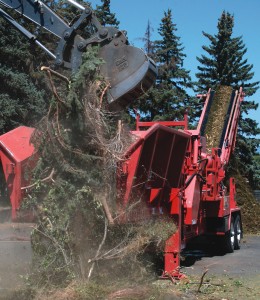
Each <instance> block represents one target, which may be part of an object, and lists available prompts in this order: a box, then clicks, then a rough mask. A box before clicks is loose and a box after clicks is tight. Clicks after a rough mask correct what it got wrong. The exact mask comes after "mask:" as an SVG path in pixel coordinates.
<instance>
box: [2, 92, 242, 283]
mask: <svg viewBox="0 0 260 300" xmlns="http://www.w3.org/2000/svg"><path fill="white" fill-rule="evenodd" d="M213 96H214V93H213V92H211V90H209V92H208V93H207V94H205V95H199V96H198V97H200V98H201V100H203V101H204V102H205V104H204V108H203V111H202V114H201V117H200V120H199V122H198V126H197V128H196V129H195V130H189V129H188V116H187V114H185V115H184V120H183V121H168V122H141V121H140V118H139V116H137V120H136V130H135V131H132V132H131V133H132V135H133V136H134V137H135V138H134V140H135V141H134V142H133V143H132V145H131V146H130V147H129V149H128V150H127V151H126V153H125V155H124V159H123V160H122V161H120V163H119V165H118V169H117V201H118V208H119V216H121V220H120V222H122V223H124V222H139V221H144V220H146V219H149V218H156V216H167V217H170V218H171V219H172V222H173V225H174V226H173V228H177V229H176V230H175V231H174V230H173V234H172V235H171V236H170V237H169V238H168V240H167V241H166V243H165V250H164V260H165V266H164V273H163V275H162V277H165V278H168V277H169V276H171V277H172V276H173V277H177V278H180V277H182V274H181V273H180V255H181V252H182V250H183V249H184V248H185V247H186V245H187V243H188V242H189V241H191V240H192V239H193V238H195V237H198V236H200V235H211V236H220V237H221V236H222V237H223V241H224V242H225V246H226V249H227V251H229V252H232V251H233V250H234V249H238V248H239V241H240V238H241V235H242V224H241V214H240V209H239V207H238V206H237V204H236V201H235V197H236V189H235V182H234V178H230V179H229V183H227V180H226V178H225V177H226V175H225V168H226V166H227V164H228V163H229V158H230V154H231V153H232V151H233V150H234V147H235V141H236V134H237V125H238V118H239V114H240V104H241V101H242V100H243V97H244V94H243V91H242V89H240V90H239V91H236V92H235V93H234V94H233V95H232V97H231V101H230V107H229V111H228V118H226V120H227V121H226V124H225V126H224V129H223V132H222V134H221V143H220V147H217V148H212V149H211V151H210V152H208V150H207V148H206V139H205V137H203V135H202V132H203V126H204V125H205V122H206V121H207V112H208V107H209V106H210V101H212V100H213ZM33 132H34V129H33V128H28V127H24V126H22V127H18V128H16V129H14V130H12V131H10V132H8V133H6V134H4V135H2V136H0V159H1V164H2V166H3V174H4V178H5V181H6V183H7V190H8V193H9V197H10V202H11V205H12V218H13V220H15V218H16V214H17V210H18V209H19V208H20V204H21V201H22V198H23V196H24V189H23V188H22V187H24V186H26V185H28V184H29V180H30V176H29V173H28V172H27V171H28V170H30V169H33V167H34V166H35V162H36V160H37V158H38V157H37V154H36V153H35V149H34V146H33V144H31V142H30V139H31V135H32V134H33ZM224 180H225V181H224ZM226 185H227V186H229V187H228V188H227V187H226ZM162 220H163V218H162Z"/></svg>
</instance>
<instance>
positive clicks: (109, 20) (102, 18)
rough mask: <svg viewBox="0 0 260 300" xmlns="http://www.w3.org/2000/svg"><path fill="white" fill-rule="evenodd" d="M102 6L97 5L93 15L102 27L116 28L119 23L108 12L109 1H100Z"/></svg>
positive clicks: (112, 14) (113, 15)
mask: <svg viewBox="0 0 260 300" xmlns="http://www.w3.org/2000/svg"><path fill="white" fill-rule="evenodd" d="M101 2H102V4H101V5H97V7H96V9H95V13H96V16H97V18H98V19H99V22H100V23H101V25H102V26H106V25H110V26H113V27H116V28H118V25H119V24H120V22H119V21H118V20H117V19H116V16H115V14H114V13H112V12H111V11H110V0H101Z"/></svg>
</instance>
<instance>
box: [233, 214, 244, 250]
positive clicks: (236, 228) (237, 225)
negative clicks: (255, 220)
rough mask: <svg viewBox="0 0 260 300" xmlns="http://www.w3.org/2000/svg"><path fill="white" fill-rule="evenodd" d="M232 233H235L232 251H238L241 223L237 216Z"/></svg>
mask: <svg viewBox="0 0 260 300" xmlns="http://www.w3.org/2000/svg"><path fill="white" fill-rule="evenodd" d="M234 232H235V241H234V249H235V250H238V249H240V242H241V238H242V223H241V218H240V216H239V215H237V216H236V218H235V222H234Z"/></svg>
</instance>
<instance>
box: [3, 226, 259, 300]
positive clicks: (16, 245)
mask: <svg viewBox="0 0 260 300" xmlns="http://www.w3.org/2000/svg"><path fill="white" fill-rule="evenodd" d="M32 229H33V224H29V223H2V224H0V299H6V297H7V295H9V294H10V293H12V291H14V290H17V289H19V288H20V287H22V286H23V285H24V284H25V277H26V275H27V274H28V273H29V271H30V267H31V260H32V249H31V243H30V233H31V231H32ZM215 250H216V249H215ZM186 254H187V257H188V259H187V261H186V266H183V268H182V272H183V273H184V274H186V275H188V276H189V275H202V274H203V273H204V272H205V270H206V269H208V273H207V275H216V276H217V275H219V274H221V275H223V274H226V275H227V276H230V277H233V278H238V279H239V278H242V277H243V278H244V277H248V278H252V277H254V276H256V275H257V276H259V275H260V236H245V237H244V238H243V240H242V243H241V249H240V250H236V251H235V252H234V253H232V254H225V255H220V254H217V253H216V251H213V252H212V251H205V250H197V249H196V250H191V251H188V252H187V253H186ZM187 262H188V263H187Z"/></svg>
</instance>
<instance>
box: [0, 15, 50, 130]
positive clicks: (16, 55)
mask: <svg viewBox="0 0 260 300" xmlns="http://www.w3.org/2000/svg"><path fill="white" fill-rule="evenodd" d="M38 60H39V56H37V59H36V56H35V57H34V56H33V55H32V52H30V44H29V43H28V41H27V40H26V38H24V37H23V36H22V35H21V34H20V33H19V32H18V31H17V30H15V29H14V28H12V27H11V25H9V24H7V23H6V22H5V21H4V20H3V19H0V82H1V85H0V111H1V118H0V133H1V134H2V133H4V132H7V131H9V130H11V129H13V128H15V127H17V126H19V125H28V126H33V124H34V123H35V122H36V121H37V120H39V119H40V118H41V116H42V113H43V112H44V111H45V107H46V105H45V100H44V98H45V97H46V93H45V92H44V90H43V86H44V82H43V80H42V75H41V74H40V72H39V71H37V67H38Z"/></svg>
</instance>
